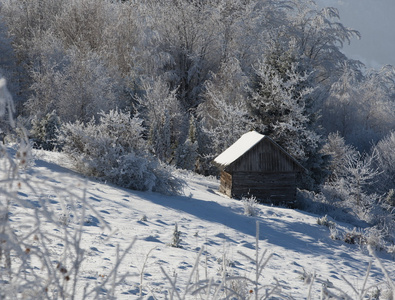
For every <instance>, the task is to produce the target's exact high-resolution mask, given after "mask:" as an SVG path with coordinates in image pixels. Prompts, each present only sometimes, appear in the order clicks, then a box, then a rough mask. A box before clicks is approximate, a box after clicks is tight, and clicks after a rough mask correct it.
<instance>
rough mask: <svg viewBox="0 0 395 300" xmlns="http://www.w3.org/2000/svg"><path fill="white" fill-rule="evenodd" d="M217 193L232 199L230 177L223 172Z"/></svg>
mask: <svg viewBox="0 0 395 300" xmlns="http://www.w3.org/2000/svg"><path fill="white" fill-rule="evenodd" d="M219 191H220V192H221V193H223V194H225V195H227V196H229V197H232V175H231V174H229V173H227V172H225V171H222V172H221V178H220V186H219Z"/></svg>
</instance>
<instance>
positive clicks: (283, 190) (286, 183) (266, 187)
mask: <svg viewBox="0 0 395 300" xmlns="http://www.w3.org/2000/svg"><path fill="white" fill-rule="evenodd" d="M232 176H233V184H232V197H235V198H242V197H249V196H251V195H254V196H255V197H256V198H257V199H260V200H261V201H262V202H273V203H274V204H279V203H287V202H293V201H295V194H296V176H295V173H292V172H284V173H258V172H254V173H250V172H235V173H233V174H232Z"/></svg>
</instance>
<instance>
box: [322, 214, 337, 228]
mask: <svg viewBox="0 0 395 300" xmlns="http://www.w3.org/2000/svg"><path fill="white" fill-rule="evenodd" d="M317 224H318V225H322V226H326V227H328V228H332V227H336V224H335V222H332V221H330V220H328V215H325V216H323V217H321V218H318V219H317Z"/></svg>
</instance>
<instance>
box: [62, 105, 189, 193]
mask: <svg viewBox="0 0 395 300" xmlns="http://www.w3.org/2000/svg"><path fill="white" fill-rule="evenodd" d="M143 131H144V128H143V126H142V120H141V119H139V118H138V117H133V118H131V117H130V115H129V114H128V113H123V112H119V111H110V112H109V113H107V114H106V113H101V115H100V120H99V123H98V124H96V123H95V120H93V119H92V120H91V121H90V122H88V123H87V124H83V123H80V122H76V123H73V124H72V123H67V124H63V125H62V127H61V133H60V136H59V140H60V141H61V142H62V143H63V144H64V147H63V151H65V152H66V153H67V154H68V155H69V156H70V157H71V158H72V160H73V161H74V164H75V167H76V168H77V169H78V171H80V172H81V173H83V174H85V175H88V176H95V177H99V178H103V179H105V180H108V181H110V182H112V183H114V184H116V185H119V186H122V187H126V188H130V189H134V190H143V191H156V192H160V193H164V194H177V193H179V192H180V191H181V189H182V185H183V183H182V181H180V180H179V179H177V178H176V177H175V176H173V174H172V169H171V168H170V167H167V166H165V165H164V164H163V163H161V162H160V161H159V160H158V159H156V158H155V157H153V156H152V155H150V154H148V153H147V151H146V149H147V148H146V143H145V141H144V139H143V138H142V133H143Z"/></svg>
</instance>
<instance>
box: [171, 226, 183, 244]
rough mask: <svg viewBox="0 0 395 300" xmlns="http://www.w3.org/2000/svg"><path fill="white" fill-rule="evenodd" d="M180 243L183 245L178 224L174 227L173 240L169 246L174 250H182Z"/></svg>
mask: <svg viewBox="0 0 395 300" xmlns="http://www.w3.org/2000/svg"><path fill="white" fill-rule="evenodd" d="M180 243H181V231H179V230H178V225H177V223H176V225H174V231H173V240H172V242H171V243H170V244H169V246H171V247H174V248H182V246H181V245H180Z"/></svg>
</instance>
